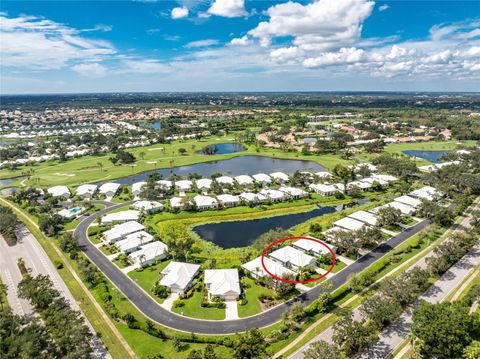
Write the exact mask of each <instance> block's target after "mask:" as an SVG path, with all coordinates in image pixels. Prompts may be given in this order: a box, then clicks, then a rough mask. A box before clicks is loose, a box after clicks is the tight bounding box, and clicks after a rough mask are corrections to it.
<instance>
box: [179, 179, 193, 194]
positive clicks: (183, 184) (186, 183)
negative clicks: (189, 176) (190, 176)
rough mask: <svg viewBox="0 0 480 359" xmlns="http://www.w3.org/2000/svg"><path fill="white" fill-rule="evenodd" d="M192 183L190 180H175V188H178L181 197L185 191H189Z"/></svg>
mask: <svg viewBox="0 0 480 359" xmlns="http://www.w3.org/2000/svg"><path fill="white" fill-rule="evenodd" d="M192 185H193V183H192V181H190V180H180V181H177V182H175V188H176V189H177V190H178V192H179V193H180V196H181V197H183V196H185V192H187V191H190V189H191V188H192Z"/></svg>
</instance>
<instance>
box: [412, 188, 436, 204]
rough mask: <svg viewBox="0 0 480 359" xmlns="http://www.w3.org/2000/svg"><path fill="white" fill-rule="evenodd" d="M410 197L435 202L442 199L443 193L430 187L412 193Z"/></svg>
mask: <svg viewBox="0 0 480 359" xmlns="http://www.w3.org/2000/svg"><path fill="white" fill-rule="evenodd" d="M410 196H413V197H417V198H421V199H426V200H429V201H433V200H434V199H436V198H437V197H440V196H441V193H440V192H439V191H437V189H436V188H433V187H430V186H424V187H422V188H419V189H416V190H415V191H412V192H410Z"/></svg>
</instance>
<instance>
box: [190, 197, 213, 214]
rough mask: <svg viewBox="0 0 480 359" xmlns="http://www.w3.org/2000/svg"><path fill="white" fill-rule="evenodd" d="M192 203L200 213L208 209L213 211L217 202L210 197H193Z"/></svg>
mask: <svg viewBox="0 0 480 359" xmlns="http://www.w3.org/2000/svg"><path fill="white" fill-rule="evenodd" d="M193 201H194V202H195V205H196V206H197V209H198V210H200V211H205V210H208V209H214V208H217V207H218V202H217V200H216V199H215V198H213V197H210V196H200V195H198V196H195V197H193Z"/></svg>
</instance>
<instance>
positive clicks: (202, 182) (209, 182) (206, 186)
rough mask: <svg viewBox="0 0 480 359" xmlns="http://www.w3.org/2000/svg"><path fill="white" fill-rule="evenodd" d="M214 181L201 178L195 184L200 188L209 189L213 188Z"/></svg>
mask: <svg viewBox="0 0 480 359" xmlns="http://www.w3.org/2000/svg"><path fill="white" fill-rule="evenodd" d="M212 182H213V181H212V180H211V179H208V178H200V179H198V180H195V183H196V185H197V187H198V188H200V189H202V188H204V189H209V188H210V187H211V186H212Z"/></svg>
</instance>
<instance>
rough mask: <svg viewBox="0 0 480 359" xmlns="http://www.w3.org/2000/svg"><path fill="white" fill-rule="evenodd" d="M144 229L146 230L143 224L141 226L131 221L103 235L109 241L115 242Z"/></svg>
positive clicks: (116, 226)
mask: <svg viewBox="0 0 480 359" xmlns="http://www.w3.org/2000/svg"><path fill="white" fill-rule="evenodd" d="M143 229H145V227H144V226H143V224H140V223H138V222H136V221H130V222H125V223H120V224H117V225H115V226H113V228H112V229H109V230H108V231H105V232H103V235H104V236H105V238H106V239H107V240H108V241H115V240H117V239H119V238H121V237H123V236H126V235H128V234H130V233H134V232H138V231H141V230H143Z"/></svg>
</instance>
